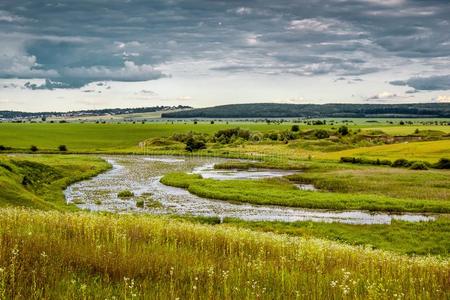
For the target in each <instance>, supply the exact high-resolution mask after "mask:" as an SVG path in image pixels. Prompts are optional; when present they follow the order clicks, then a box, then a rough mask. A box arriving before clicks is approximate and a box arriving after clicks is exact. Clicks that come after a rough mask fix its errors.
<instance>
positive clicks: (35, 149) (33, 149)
mask: <svg viewBox="0 0 450 300" xmlns="http://www.w3.org/2000/svg"><path fill="white" fill-rule="evenodd" d="M30 150H31V151H32V152H36V151H38V150H39V149H38V147H37V146H35V145H32V146H31V147H30Z"/></svg>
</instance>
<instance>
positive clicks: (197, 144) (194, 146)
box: [185, 137, 206, 152]
mask: <svg viewBox="0 0 450 300" xmlns="http://www.w3.org/2000/svg"><path fill="white" fill-rule="evenodd" d="M185 149H186V151H189V152H192V151H195V150H200V149H206V144H205V143H204V142H203V141H200V140H195V139H194V138H192V137H191V138H189V139H188V140H187V141H186V148H185Z"/></svg>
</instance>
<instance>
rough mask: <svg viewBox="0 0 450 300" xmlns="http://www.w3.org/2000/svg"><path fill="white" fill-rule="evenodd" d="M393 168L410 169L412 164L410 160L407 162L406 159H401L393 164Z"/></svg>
mask: <svg viewBox="0 0 450 300" xmlns="http://www.w3.org/2000/svg"><path fill="white" fill-rule="evenodd" d="M392 166H393V167H394V168H398V167H405V168H408V167H410V166H411V162H409V161H408V160H406V159H404V158H400V159H397V160H395V161H394V162H393V163H392Z"/></svg>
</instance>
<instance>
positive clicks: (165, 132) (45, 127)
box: [0, 121, 450, 153]
mask: <svg viewBox="0 0 450 300" xmlns="http://www.w3.org/2000/svg"><path fill="white" fill-rule="evenodd" d="M291 125H292V123H283V124H273V123H272V124H266V123H263V122H262V123H251V122H245V123H229V124H226V123H225V122H215V124H210V123H209V122H199V123H198V124H193V122H192V121H190V122H187V123H184V122H175V123H174V124H172V123H171V122H167V123H166V122H154V123H145V124H142V123H139V122H138V123H136V124H133V123H122V124H116V123H106V124H101V123H99V124H96V123H0V143H1V145H4V146H8V147H13V148H19V149H29V147H30V146H31V145H36V146H37V147H38V148H39V149H42V150H52V151H55V150H56V149H57V147H58V146H59V145H66V146H67V147H68V149H69V151H83V152H108V151H111V152H114V151H139V148H138V144H139V142H141V141H143V140H146V139H149V138H155V137H169V136H171V135H173V134H175V133H186V132H189V131H195V132H201V133H208V134H213V133H215V132H216V131H218V130H220V129H224V128H234V127H241V128H245V129H249V130H252V131H260V132H267V131H274V130H288V129H290V127H291ZM299 125H300V128H301V130H310V129H317V128H328V129H331V128H332V127H336V126H338V125H336V126H335V125H318V126H315V125H305V124H299ZM348 126H349V128H350V129H353V130H357V129H359V128H362V129H364V130H375V129H377V128H378V129H382V130H384V131H385V132H386V133H391V134H398V133H405V134H412V133H413V132H414V130H415V129H416V128H420V130H439V131H442V132H445V133H450V126H438V125H432V126H431V125H407V126H397V125H394V126H392V125H389V124H386V125H385V126H384V127H382V128H379V125H376V126H377V127H373V126H374V125H373V124H355V125H351V124H350V125H348ZM388 146H389V145H388ZM447 146H448V145H447V144H445V145H444V147H447ZM446 149H448V147H447V148H446ZM444 152H445V153H447V152H446V151H444Z"/></svg>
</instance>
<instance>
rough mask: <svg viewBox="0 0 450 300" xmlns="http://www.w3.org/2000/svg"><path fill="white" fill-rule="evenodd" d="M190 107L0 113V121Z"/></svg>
mask: <svg viewBox="0 0 450 300" xmlns="http://www.w3.org/2000/svg"><path fill="white" fill-rule="evenodd" d="M189 108H192V107H190V106H185V105H178V106H152V107H138V108H104V109H90V110H77V111H69V112H22V111H9V110H3V111H0V119H19V118H30V119H34V118H41V119H42V121H46V118H48V117H78V116H104V115H122V114H136V113H146V112H156V111H166V110H175V109H189Z"/></svg>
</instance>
